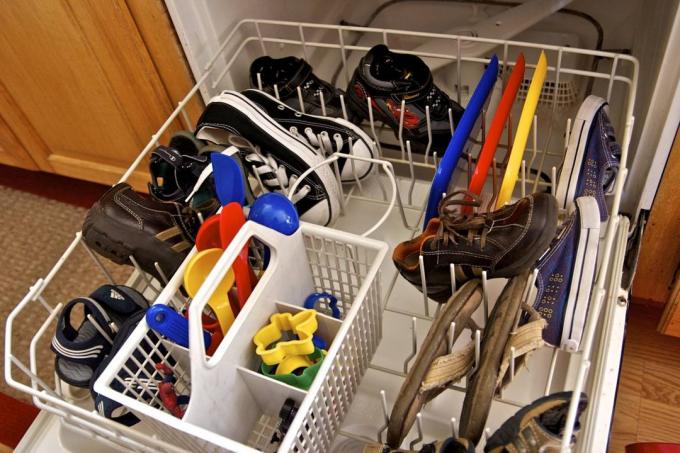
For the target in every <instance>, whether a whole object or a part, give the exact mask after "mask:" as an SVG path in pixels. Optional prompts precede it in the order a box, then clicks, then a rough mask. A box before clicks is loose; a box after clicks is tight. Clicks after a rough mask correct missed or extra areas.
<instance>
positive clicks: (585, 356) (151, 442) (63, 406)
mask: <svg viewBox="0 0 680 453" xmlns="http://www.w3.org/2000/svg"><path fill="white" fill-rule="evenodd" d="M264 26H275V27H281V28H284V29H297V31H298V34H299V39H283V38H277V37H267V36H265V35H264V34H263V33H262V30H261V29H262V27H264ZM248 27H254V29H255V34H256V36H252V35H249V34H248V33H247V32H248V30H247V28H248ZM310 30H316V31H322V32H324V31H325V32H332V31H335V32H336V33H337V43H328V42H317V41H310V40H307V39H306V38H305V32H308V31H310ZM244 32H245V33H244ZM356 32H360V33H372V34H378V35H380V36H381V37H382V42H383V43H384V44H386V45H389V37H390V36H392V35H394V36H397V35H402V36H410V37H420V38H434V39H445V40H448V41H450V42H451V43H452V47H453V48H454V49H455V52H454V53H453V54H450V55H446V54H435V53H418V52H412V51H409V50H401V49H393V50H395V51H397V52H401V53H407V54H416V55H419V56H421V57H432V58H439V59H446V60H448V61H451V62H452V63H454V64H455V71H456V79H457V81H458V83H457V84H456V89H455V92H456V93H455V94H456V99H457V100H458V101H459V102H460V101H461V92H460V89H459V87H460V86H461V83H460V82H461V63H462V62H473V63H487V62H488V59H486V58H477V57H469V56H465V55H463V53H462V51H461V43H466V42H481V43H487V44H495V45H497V46H500V47H502V49H503V51H502V53H503V58H502V60H501V61H502V63H503V67H507V66H512V65H514V62H512V61H510V60H509V58H508V51H509V48H511V47H523V48H531V49H539V50H540V49H544V50H548V51H553V52H556V54H557V63H556V64H555V66H549V67H548V71H549V72H553V73H554V74H555V79H554V80H555V84H556V85H557V84H558V83H559V80H560V77H562V76H563V75H576V76H582V77H590V78H594V79H601V80H607V81H608V85H607V100H609V98H610V97H611V95H612V92H613V86H614V83H615V82H619V83H621V84H623V85H624V86H625V87H626V88H627V97H626V101H625V105H626V106H625V109H624V110H625V112H624V117H623V118H624V124H623V139H622V146H621V152H622V155H621V171H620V172H619V174H618V177H617V180H616V183H615V189H614V196H613V206H612V209H611V220H610V221H609V222H608V225H607V229H606V234H605V239H604V243H603V244H601V251H602V254H603V256H605V257H609V256H610V255H611V252H612V247H613V241H614V236H615V233H616V229H617V226H618V223H619V217H618V215H617V214H618V209H619V204H620V198H621V193H622V191H623V185H624V183H625V178H626V175H627V169H626V168H625V164H626V161H627V156H628V148H629V144H630V138H631V133H632V127H633V123H634V118H633V106H634V103H635V96H636V88H637V81H638V62H637V60H636V59H635V58H634V57H631V56H628V55H621V54H614V53H610V52H602V51H594V50H587V49H576V48H568V47H560V46H553V45H543V44H535V43H526V42H512V41H502V40H494V39H485V38H476V37H465V36H454V35H445V34H438V33H422V32H411V31H401V30H394V29H381V28H363V27H353V26H335V25H325V24H313V23H302V22H284V21H268V20H252V19H244V20H242V21H240V22H239V23H238V24H237V26H236V27H234V28H233V29H232V31H231V32H230V34H229V35H228V36H227V38H226V39H225V40H224V41H223V42H222V43H221V44H220V46H219V48H218V49H217V51H216V52H215V54H214V55H213V56H212V57H211V58H210V60H209V61H208V62H207V64H206V65H205V66H204V67H203V71H202V74H201V75H200V77H198V79H197V83H196V85H194V87H193V88H192V89H191V90H190V91H189V93H188V94H187V95H186V96H185V97H184V98H183V99H182V100H181V101H180V102H178V104H177V107H176V108H175V110H174V111H173V112H172V114H170V116H169V117H168V118H167V120H166V121H165V122H164V123H163V124H162V125H161V127H160V129H159V130H158V131H157V132H156V133H155V134H153V135H152V136H151V138H150V140H149V142H148V143H147V145H146V146H145V147H144V148H143V149H142V151H141V152H140V153H139V155H138V156H137V157H136V159H135V160H134V161H133V163H132V165H131V166H130V167H129V168H128V170H127V171H126V172H125V173H124V174H123V175H122V177H121V179H120V181H119V182H124V181H126V180H127V179H128V178H129V177H130V176H131V175H132V173H133V172H134V171H135V170H136V169H137V168H138V167H139V165H140V164H141V163H142V161H143V160H144V158H145V156H147V154H148V153H149V152H150V151H151V150H152V149H153V148H154V147H155V146H156V145H157V144H158V143H159V140H160V137H161V136H162V135H163V134H164V133H165V132H166V131H167V130H168V128H169V127H170V125H171V124H172V123H173V122H175V120H177V119H178V118H179V120H180V121H181V122H182V123H183V124H184V126H185V127H187V128H189V129H192V128H193V123H192V121H191V118H189V115H188V114H187V112H186V111H185V107H186V106H187V104H188V103H189V102H190V101H191V99H192V98H193V97H194V96H195V95H197V93H199V91H200V90H202V89H203V90H205V91H204V92H203V94H204V95H205V96H207V95H208V90H211V91H214V90H215V89H216V88H217V87H218V85H219V84H220V83H221V81H222V79H223V78H224V77H225V75H226V74H228V73H229V71H230V69H231V67H232V65H233V64H234V62H235V61H236V59H237V58H238V56H239V55H240V54H241V52H242V51H243V50H244V48H245V47H246V46H247V45H248V44H249V43H251V42H255V43H259V46H260V48H261V50H262V53H263V54H266V53H267V47H266V44H279V45H280V44H288V45H294V46H300V47H301V49H302V54H303V56H304V57H305V58H306V59H309V49H310V48H321V49H337V50H338V51H339V52H340V55H341V60H342V69H343V70H342V72H343V73H344V77H345V80H346V82H348V81H349V72H348V71H349V68H348V66H347V54H348V52H349V51H361V52H364V51H367V50H368V49H369V48H368V47H364V46H357V45H347V44H345V38H346V36H347V34H348V33H356ZM241 33H243V34H244V35H245V37H244V38H243V39H242V40H241V41H240V44H238V45H234V49H230V50H233V54H232V55H231V56H230V57H229V58H228V60H226V64H223V61H222V60H221V57H223V55H224V53H225V50H227V48H228V46H229V45H230V44H234V43H235V42H236V39H237V38H238V37H239V34H241ZM566 54H576V55H585V56H589V57H598V58H604V59H608V60H610V61H611V62H612V65H611V71H610V73H609V74H605V73H603V72H596V71H587V70H581V69H577V68H569V67H566V66H564V65H563V62H564V59H563V57H564V55H566ZM621 62H627V63H628V65H629V66H630V67H631V68H632V71H631V75H630V77H628V76H624V75H620V74H619V70H620V68H621V66H622V65H621ZM219 66H222V69H221V71H220V72H219V74H218V75H217V76H216V77H214V78H213V79H212V81H211V82H212V83H207V82H208V81H209V79H210V77H211V76H212V75H214V73H215V71H216V69H218V67H219ZM527 67H528V68H533V67H535V66H534V65H531V64H527ZM277 91H278V90H277ZM299 96H300V93H299V92H298V97H299ZM342 107H343V113H344V114H345V116H346V107H345V102H344V98H343V99H342ZM369 107H370V108H369V114H370V116H369V121H368V122H367V124H365V125H364V126H365V127H366V129H368V130H369V131H370V135H371V136H372V137H373V139H374V140H375V142H376V143H375V146H376V150H377V156H378V157H379V158H378V159H372V160H371V161H372V162H373V163H375V164H376V165H377V166H378V167H379V168H380V169H382V170H383V171H385V173H386V174H387V177H388V180H389V181H390V184H391V185H392V189H393V192H392V196H391V199H390V200H389V201H388V196H387V194H386V191H385V190H384V188H382V187H381V191H382V195H383V200H382V202H381V201H380V200H376V199H371V200H372V201H373V202H378V203H382V204H384V205H386V212H385V214H384V215H383V217H382V218H381V219H380V220H379V222H378V223H377V224H376V225H374V227H373V228H370V229H369V230H368V231H366V232H365V233H364V234H366V235H368V234H371V233H372V232H374V231H375V230H376V229H377V228H378V227H379V224H380V223H382V222H384V221H385V219H386V217H387V215H389V213H390V212H391V210H392V209H393V208H394V207H396V208H397V209H398V210H399V212H400V216H401V220H402V223H403V225H404V227H405V228H406V229H407V230H410V231H412V232H415V231H416V230H417V225H418V223H416V226H412V225H409V224H408V222H407V221H406V213H405V210H406V209H417V210H419V211H420V210H421V208H422V206H414V205H413V200H412V198H413V197H412V194H413V188H414V185H415V176H414V173H415V172H414V168H417V167H426V168H431V169H434V168H436V165H437V161H438V156H437V155H436V153H432V154H431V158H430V151H431V142H432V141H431V129H430V128H428V145H427V146H426V150H427V151H426V152H425V154H424V155H423V158H422V161H420V160H419V159H416V158H414V157H413V154H412V152H411V146H410V143H409V141H406V142H404V140H403V134H401V133H398V136H399V138H400V140H399V144H398V145H399V149H400V150H401V155H400V157H399V158H396V159H395V158H388V157H385V156H384V155H383V152H382V149H381V146H380V141H379V140H378V133H377V132H378V131H379V130H380V127H379V126H378V125H377V124H376V122H375V121H374V119H373V110H372V106H371V104H370V101H369ZM556 107H557V90H554V96H553V106H552V110H553V112H554V111H555V109H556ZM428 110H429V109H427V110H426V116H427V117H428V118H426V119H429V115H427V114H428V113H429V111H428ZM402 112H403V108H402ZM428 125H429V122H428ZM569 129H570V122H569V121H568V122H567V134H565V135H566V138H565V143H566V142H567V141H568V133H569ZM538 130H539V128H538V118H537V117H535V118H534V123H533V136H532V141H531V142H530V143H531V147H530V148H529V149H528V150H527V153H528V154H527V155H525V161H524V163H523V165H522V170H521V177H520V181H521V182H520V188H521V193H522V195H524V194H525V193H527V189H526V186H527V184H531V183H533V184H534V188H535V187H536V185H537V184H541V185H545V183H543V182H542V181H538V175H540V170H539V171H538V172H537V173H536V175H537V176H536V178H534V179H533V180H532V179H531V178H527V175H526V173H527V167H528V168H529V169H531V168H533V163H534V162H535V160H536V158H537V157H539V156H540V159H541V161H540V162H542V161H543V159H544V157H545V155H546V152H548V150H547V149H543V150H541V149H539V147H538V137H537V134H538ZM399 131H403V115H402V116H401V117H400V122H399ZM451 131H452V133H453V128H451ZM483 139H484V136H483V135H482V142H483ZM510 142H511V137H510V136H509V137H508V141H507V144H501V145H499V147H501V148H507V147H508V146H509V144H510ZM546 148H547V146H546ZM338 157H339V156H338ZM343 157H347V158H350V161H352V157H353V156H343ZM334 162H335V163H334ZM393 162H394V163H400V164H405V165H407V166H408V168H409V177H408V178H404V177H399V178H395V177H394V170H393V167H392V163H393ZM324 163H328V164H332V165H334V166H335V167H336V168H337V157H336V158H335V159H334V158H332V157H331V158H329V159H326V161H324ZM540 165H541V166H542V163H541V164H540ZM539 168H541V167H539ZM493 169H494V170H495V169H496V164H494V166H493ZM338 176H339V175H338V174H337V172H336V177H338ZM555 176H556V169H554V168H553V169H552V171H551V182H550V183H549V184H551V185H554V184H555V180H556V178H555ZM399 182H402V183H405V184H407V187H408V195H407V199H406V200H404V199H403V198H402V196H401V194H400V189H399V188H400V184H399ZM340 185H341V184H340ZM553 190H554V188H553ZM357 191H358V192H359V195H357V194H356V193H355V192H357ZM362 192H363V188H362V187H361V184H357V185H356V186H355V187H352V188H351V189H349V190H348V192H347V194H346V195H345V200H344V202H343V206H345V205H346V204H347V203H348V202H349V201H350V199H359V200H361V199H366V197H364V196H363V194H362ZM291 193H294V192H293V191H291ZM420 212H422V211H420ZM414 234H415V233H414ZM81 239H82V236H81V234H80V233H77V234H76V237H75V238H74V240H73V242H72V243H71V244H70V245H69V247H68V248H67V249H66V251H65V253H64V254H63V255H62V256H61V257H60V259H59V260H58V261H57V263H56V264H55V266H54V267H53V268H52V269H51V271H50V272H49V273H48V274H47V276H45V278H42V279H38V280H37V281H36V282H35V284H34V285H33V286H32V287H31V288H30V290H29V291H28V293H27V294H26V296H25V297H24V298H23V299H22V300H21V302H20V303H19V304H18V305H17V306H16V307H15V309H14V310H13V311H12V313H11V314H10V316H9V317H8V322H7V328H6V350H5V378H6V380H7V382H8V383H9V384H10V385H12V386H13V387H15V388H17V389H19V390H22V391H24V392H26V393H28V394H30V395H32V397H33V399H34V403H35V404H36V406H37V407H39V408H41V409H45V410H48V411H50V412H52V413H55V414H57V415H59V416H61V417H62V418H63V419H64V420H65V421H66V422H67V423H68V424H69V425H70V426H72V427H74V428H75V429H79V430H80V431H81V432H84V433H89V434H88V435H91V436H93V435H96V436H100V437H103V438H105V439H108V440H110V441H112V442H114V443H116V444H118V445H121V446H127V447H130V448H133V449H135V450H148V449H154V448H156V449H167V450H171V451H172V450H175V449H176V447H175V446H173V445H169V444H167V443H164V442H162V441H160V440H158V439H156V438H153V437H149V436H147V435H144V434H141V433H138V432H136V431H135V430H132V429H129V428H126V427H124V426H121V425H118V424H117V423H114V422H111V421H109V420H107V419H104V418H103V417H101V416H99V415H97V414H96V413H94V411H87V410H85V409H82V408H80V407H77V406H76V405H74V404H71V403H69V402H67V401H65V400H64V399H62V398H63V396H62V395H61V394H60V389H59V388H57V392H55V391H52V390H51V389H50V388H49V386H48V385H47V384H46V383H45V382H43V381H41V380H40V378H38V375H37V374H38V373H37V363H36V358H35V349H36V347H37V343H38V340H39V339H40V338H41V337H42V336H43V335H44V333H45V331H46V330H47V327H48V326H49V324H50V323H52V322H53V321H54V320H55V318H56V316H57V314H58V310H59V309H60V307H61V304H57V305H56V306H54V307H52V306H50V305H49V304H48V303H47V301H46V300H45V298H44V297H43V295H42V293H43V291H44V289H45V288H46V287H47V286H48V285H49V284H50V282H51V281H52V279H53V278H54V277H55V275H56V274H57V272H59V270H60V269H61V268H62V266H63V264H64V263H65V261H66V260H67V259H68V258H69V257H70V255H71V254H72V253H73V251H74V250H75V248H76V247H77V245H78V244H80V243H82V244H83V245H85V244H84V242H82V241H81ZM86 250H87V252H88V255H90V256H91V258H92V259H93V260H94V264H95V265H96V266H97V267H98V268H100V269H101V270H102V272H103V273H104V275H105V276H106V278H107V279H108V280H109V281H112V278H111V275H110V274H109V273H108V272H107V271H106V269H105V267H104V266H103V265H102V263H101V262H100V261H99V259H98V258H97V257H96V255H94V254H93V253H92V252H91V251H90V250H89V249H87V247H86ZM608 269H609V260H608V259H604V260H603V262H602V265H601V266H600V268H599V270H598V274H597V279H596V283H595V285H594V288H593V290H592V294H591V313H590V314H589V316H588V320H587V323H586V328H585V332H584V337H583V342H582V350H581V352H580V353H579V354H581V361H580V363H579V367H578V373H577V379H576V383H575V386H574V390H575V393H579V392H580V391H582V390H583V388H584V384H585V380H586V378H587V373H588V370H589V368H590V365H591V363H590V353H591V350H592V345H593V340H594V335H595V328H596V325H597V321H598V318H599V313H600V311H601V309H602V305H603V303H604V299H605V284H606V283H607V282H606V279H607V274H608ZM141 278H142V277H140V276H138V279H141ZM396 278H398V275H395V276H394V279H393V281H392V283H391V285H390V289H389V290H388V291H386V293H387V295H386V297H385V303H384V306H385V310H387V311H393V312H395V313H396V312H397V310H396V309H393V308H391V307H387V306H386V305H387V300H388V297H389V293H390V292H391V289H392V287H393V286H394V281H395V280H396ZM140 284H141V285H145V286H146V287H147V289H148V290H150V291H152V292H153V293H155V294H158V292H159V291H160V288H158V287H157V286H155V282H154V281H152V280H148V279H146V280H144V281H142V280H140ZM35 302H37V303H40V304H41V305H43V306H44V308H45V310H46V312H47V314H48V316H47V317H46V319H45V322H44V323H43V324H42V325H41V327H40V328H39V329H38V331H37V332H36V334H35V335H34V338H33V340H32V341H31V346H30V352H31V363H30V366H26V365H25V364H24V363H23V362H21V360H20V359H19V358H18V357H17V356H16V355H14V353H13V351H12V325H13V322H14V319H15V318H16V316H17V315H18V314H19V313H20V312H21V311H22V310H23V309H24V308H25V307H26V305H28V304H29V303H35ZM425 307H427V308H425ZM423 310H424V315H421V314H409V313H400V314H402V315H405V316H410V317H411V318H412V319H413V318H417V319H421V318H423V319H431V318H430V315H429V302H428V303H427V304H426V305H424V307H423ZM416 348H417V342H416ZM415 352H417V349H413V350H412V351H411V354H414V353H415ZM556 353H557V350H556V349H555V350H554V351H553V360H552V363H551V369H550V374H549V376H548V379H547V382H546V388H549V387H550V382H551V380H552V376H553V372H554V362H555V357H556ZM13 365H14V366H16V367H17V368H19V369H20V370H21V371H22V372H24V373H25V374H26V375H28V376H29V378H30V380H31V385H30V386H27V385H25V384H23V383H21V382H19V381H17V380H15V379H14V378H13V376H12V369H13ZM407 365H408V362H406V363H405V367H406V366H407ZM371 366H372V367H374V365H371ZM404 369H405V370H407V368H404ZM390 371H391V372H394V373H395V374H396V373H400V375H403V373H401V372H396V371H394V370H390ZM459 390H463V389H459ZM382 398H383V401H385V399H384V392H383V396H382ZM505 402H507V403H509V404H512V402H511V401H505ZM576 403H577V399H576V398H574V399H572V401H571V405H570V409H569V414H568V422H567V429H566V432H565V435H564V442H563V445H562V448H563V450H565V451H566V450H568V445H567V443H568V439H569V438H570V437H571V433H572V430H573V424H574V421H575V415H576ZM519 404H521V403H517V402H515V405H519ZM383 409H384V411H385V412H387V405H386V402H385V403H384V407H383ZM416 425H417V426H416V428H418V427H420V428H421V430H420V431H422V427H421V424H420V423H417V424H416ZM453 426H454V432H455V420H454V422H453ZM418 437H422V436H421V435H419V436H418Z"/></svg>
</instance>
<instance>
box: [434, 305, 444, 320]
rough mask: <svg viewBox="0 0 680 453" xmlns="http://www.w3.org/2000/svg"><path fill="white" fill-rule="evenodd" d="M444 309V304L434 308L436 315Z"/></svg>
mask: <svg viewBox="0 0 680 453" xmlns="http://www.w3.org/2000/svg"><path fill="white" fill-rule="evenodd" d="M440 311H442V304H437V308H435V309H434V317H435V318H436V317H437V316H439V312H440Z"/></svg>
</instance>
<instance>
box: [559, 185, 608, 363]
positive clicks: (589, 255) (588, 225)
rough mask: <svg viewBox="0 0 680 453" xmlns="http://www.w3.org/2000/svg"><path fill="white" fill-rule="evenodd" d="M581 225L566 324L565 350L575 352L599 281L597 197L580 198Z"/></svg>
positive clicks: (565, 314)
mask: <svg viewBox="0 0 680 453" xmlns="http://www.w3.org/2000/svg"><path fill="white" fill-rule="evenodd" d="M575 209H578V210H579V216H580V224H579V225H578V228H579V236H578V246H577V249H576V256H575V257H574V268H573V269H572V275H571V285H570V288H569V297H568V299H567V306H566V307H565V310H564V322H563V324H562V338H561V342H560V346H561V348H563V349H565V350H567V351H570V352H575V351H578V349H579V347H580V344H581V336H582V335H583V329H584V327H585V323H586V318H587V315H588V309H589V306H590V292H591V289H592V286H593V280H594V279H595V267H596V265H597V249H598V246H599V242H600V209H599V207H598V205H597V201H596V200H595V198H593V197H579V198H577V199H576V206H575Z"/></svg>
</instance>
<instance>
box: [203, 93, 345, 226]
mask: <svg viewBox="0 0 680 453" xmlns="http://www.w3.org/2000/svg"><path fill="white" fill-rule="evenodd" d="M210 102H211V103H212V102H220V103H223V104H228V105H230V106H232V107H233V108H236V109H237V110H239V111H240V112H241V113H243V114H244V115H246V116H247V117H248V118H250V120H251V123H252V124H253V126H254V127H256V128H257V129H259V130H260V131H261V132H262V134H266V135H268V136H269V137H271V138H273V139H274V140H276V141H277V142H278V143H279V144H281V145H282V146H283V147H284V148H285V149H287V150H288V151H290V152H292V153H293V154H295V155H296V156H297V157H298V158H299V159H301V160H302V161H304V162H306V163H307V165H309V167H313V166H314V165H317V164H318V163H319V162H321V161H322V160H324V159H323V158H322V157H321V156H319V155H318V154H317V153H316V152H315V151H314V150H313V149H311V148H310V147H309V146H308V145H307V144H306V143H303V142H302V141H300V140H298V139H297V138H295V137H293V136H292V135H290V134H289V133H288V132H287V131H286V130H285V129H284V128H283V127H282V126H281V125H280V124H278V123H277V122H276V121H274V119H273V118H272V117H270V116H269V115H267V114H266V113H265V112H264V111H263V110H262V109H261V108H260V107H258V106H257V105H256V104H254V103H253V102H252V101H250V99H248V98H246V97H245V96H243V95H241V94H240V93H237V92H234V91H223V92H222V93H221V94H219V95H217V96H215V97H214V98H212V99H211V100H210ZM245 138H247V137H245ZM305 170H306V169H305ZM314 173H316V175H317V177H318V178H319V180H320V182H321V183H322V184H323V189H325V191H326V193H327V199H328V200H327V202H328V209H329V215H328V221H327V222H325V225H329V224H331V223H332V222H333V221H334V220H335V218H336V217H337V215H338V213H339V212H340V192H339V189H338V183H337V179H336V178H335V174H334V173H333V170H331V167H330V165H324V166H321V167H319V168H317V169H316V170H315V171H314Z"/></svg>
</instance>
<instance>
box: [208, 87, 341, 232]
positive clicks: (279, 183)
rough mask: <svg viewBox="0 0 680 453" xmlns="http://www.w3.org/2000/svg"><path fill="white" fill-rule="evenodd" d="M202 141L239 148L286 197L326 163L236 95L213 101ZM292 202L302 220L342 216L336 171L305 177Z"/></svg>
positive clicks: (265, 183) (266, 185)
mask: <svg viewBox="0 0 680 453" xmlns="http://www.w3.org/2000/svg"><path fill="white" fill-rule="evenodd" d="M196 137H198V138H200V139H202V140H209V141H211V142H213V143H217V144H221V145H233V146H236V147H238V148H239V152H240V154H241V158H242V159H243V161H244V163H245V166H246V168H247V169H248V171H249V172H250V173H251V174H252V175H253V176H254V177H255V178H256V179H257V180H258V181H260V182H261V186H262V189H263V190H265V191H269V192H280V193H283V194H284V195H286V196H288V192H289V190H290V188H291V187H292V185H293V184H294V183H295V181H297V179H298V177H299V176H300V175H301V174H302V173H303V172H305V171H306V170H308V169H309V168H310V167H313V166H315V165H317V164H319V163H320V162H322V161H323V157H322V156H320V155H319V153H317V152H316V151H315V150H314V149H312V148H311V147H310V146H309V145H308V144H307V143H305V142H304V141H302V140H300V139H299V138H297V137H295V136H293V135H291V134H290V132H288V130H286V129H284V128H283V127H282V126H281V125H280V124H278V123H277V122H276V121H275V120H274V119H273V118H272V117H270V116H269V115H267V114H266V113H265V112H264V111H263V110H262V109H261V108H260V107H258V106H257V105H256V104H255V103H253V102H252V101H250V100H249V99H248V98H246V97H245V96H243V95H242V94H240V93H237V92H235V91H224V92H222V93H221V94H220V95H218V96H215V97H214V98H212V99H211V100H210V103H209V104H208V106H207V107H206V109H205V111H204V112H203V114H202V115H201V117H200V118H199V120H198V124H197V125H196ZM292 201H293V203H294V204H295V207H296V208H297V210H298V214H299V215H300V218H301V219H302V220H304V221H307V222H311V223H316V224H319V225H328V224H330V223H332V222H333V221H334V220H335V218H336V217H337V215H338V213H339V212H340V194H339V190H338V182H337V180H336V178H335V175H334V173H333V170H332V169H331V167H330V166H329V165H323V166H321V167H319V168H317V169H316V170H315V171H314V172H312V173H311V174H310V175H309V176H307V177H305V179H304V181H303V182H302V183H301V184H300V185H299V186H298V188H297V190H296V192H295V194H293V196H292Z"/></svg>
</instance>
